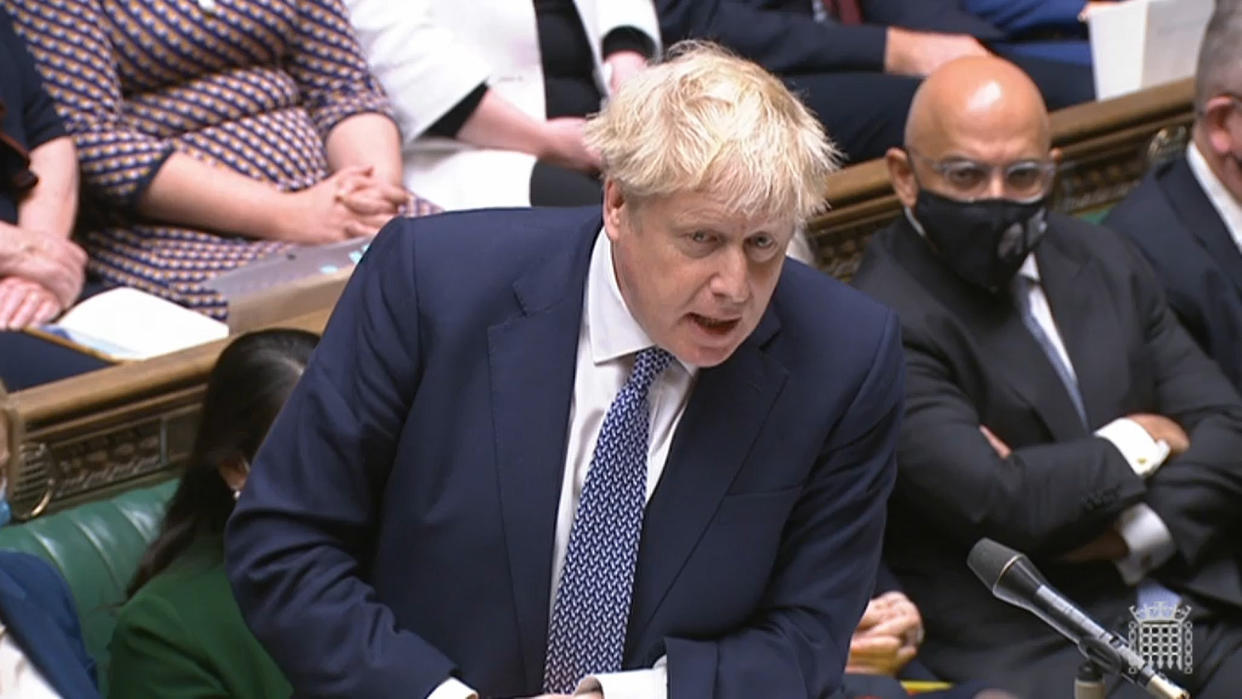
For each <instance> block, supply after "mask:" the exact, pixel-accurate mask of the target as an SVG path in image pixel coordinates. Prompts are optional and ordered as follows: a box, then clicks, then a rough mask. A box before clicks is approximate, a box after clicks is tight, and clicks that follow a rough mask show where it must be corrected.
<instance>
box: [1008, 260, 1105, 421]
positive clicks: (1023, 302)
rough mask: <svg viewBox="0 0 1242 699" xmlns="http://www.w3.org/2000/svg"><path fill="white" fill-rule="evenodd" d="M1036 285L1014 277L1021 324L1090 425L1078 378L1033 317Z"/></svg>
mask: <svg viewBox="0 0 1242 699" xmlns="http://www.w3.org/2000/svg"><path fill="white" fill-rule="evenodd" d="M1038 285H1039V282H1037V281H1035V280H1034V279H1031V278H1029V277H1024V276H1022V275H1020V274H1019V275H1018V276H1017V277H1015V278H1014V293H1015V295H1016V296H1017V297H1018V298H1017V301H1018V311H1019V312H1020V313H1021V314H1022V324H1023V325H1025V326H1026V329H1027V330H1029V331H1030V332H1031V336H1032V337H1034V338H1035V342H1036V343H1037V344H1038V345H1039V348H1040V349H1042V350H1043V351H1044V354H1045V355H1047V357H1048V361H1049V362H1050V363H1051V364H1052V369H1053V370H1054V371H1056V373H1057V376H1058V377H1059V378H1060V379H1061V383H1062V384H1063V385H1064V386H1065V392H1066V393H1068V394H1069V398H1070V402H1071V403H1073V404H1074V412H1076V413H1078V419H1079V420H1082V424H1083V425H1085V426H1087V427H1090V426H1091V425H1090V423H1089V422H1088V421H1087V410H1086V408H1084V407H1083V404H1082V393H1080V392H1079V390H1078V379H1076V378H1074V372H1073V371H1072V370H1071V369H1070V368H1069V367H1068V366H1066V364H1065V360H1063V359H1062V358H1061V353H1060V352H1058V351H1057V348H1056V346H1054V345H1053V344H1052V338H1050V337H1048V333H1046V332H1044V328H1043V326H1042V325H1040V324H1039V319H1037V318H1036V317H1035V313H1034V312H1032V310H1031V289H1032V288H1034V287H1036V286H1038Z"/></svg>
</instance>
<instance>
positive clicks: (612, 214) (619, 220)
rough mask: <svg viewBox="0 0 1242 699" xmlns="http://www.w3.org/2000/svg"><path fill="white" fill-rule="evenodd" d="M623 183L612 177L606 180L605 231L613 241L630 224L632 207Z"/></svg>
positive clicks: (615, 240)
mask: <svg viewBox="0 0 1242 699" xmlns="http://www.w3.org/2000/svg"><path fill="white" fill-rule="evenodd" d="M627 204H628V202H627V201H626V199H625V192H623V191H621V185H619V184H617V181H616V180H614V179H612V178H611V177H610V178H608V179H605V180H604V232H605V233H607V235H608V239H609V240H610V241H612V242H613V243H616V242H617V239H618V238H620V237H621V231H622V230H624V229H625V228H627V227H628V226H629V223H630V221H629V219H630V215H631V211H630V209H631V208H632V207H630V206H628V205H627Z"/></svg>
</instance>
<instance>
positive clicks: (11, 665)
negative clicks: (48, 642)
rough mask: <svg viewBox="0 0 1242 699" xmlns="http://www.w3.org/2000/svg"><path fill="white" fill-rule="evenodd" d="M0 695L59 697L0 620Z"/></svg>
mask: <svg viewBox="0 0 1242 699" xmlns="http://www.w3.org/2000/svg"><path fill="white" fill-rule="evenodd" d="M0 696H4V697H21V699H59V697H60V694H57V693H56V690H54V689H52V687H51V686H50V685H49V684H48V683H47V680H45V679H43V675H42V674H41V673H40V672H39V668H37V667H35V666H34V664H33V663H31V662H30V658H27V657H26V653H25V651H23V650H22V649H21V647H20V646H18V645H17V642H16V641H14V640H13V634H11V633H9V629H8V627H7V626H5V625H4V623H3V622H0Z"/></svg>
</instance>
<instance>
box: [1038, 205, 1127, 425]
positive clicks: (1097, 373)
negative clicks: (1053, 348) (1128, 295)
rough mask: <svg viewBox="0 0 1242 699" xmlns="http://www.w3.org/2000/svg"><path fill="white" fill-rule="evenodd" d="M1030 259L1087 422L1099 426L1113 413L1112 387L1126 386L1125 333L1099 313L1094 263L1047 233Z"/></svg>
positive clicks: (1103, 297)
mask: <svg viewBox="0 0 1242 699" xmlns="http://www.w3.org/2000/svg"><path fill="white" fill-rule="evenodd" d="M1053 225H1055V224H1053ZM1035 258H1036V260H1037V261H1038V262H1039V274H1040V277H1041V279H1042V286H1043V289H1044V295H1045V296H1046V297H1047V299H1048V306H1049V307H1050V308H1051V309H1052V318H1053V320H1054V321H1055V323H1056V326H1057V332H1058V333H1059V334H1060V335H1061V341H1062V343H1063V344H1064V345H1065V351H1066V353H1067V354H1069V357H1070V362H1071V363H1072V364H1073V365H1074V374H1075V376H1077V378H1078V392H1079V394H1081V395H1082V402H1083V405H1084V406H1085V407H1086V409H1087V418H1088V420H1089V421H1090V423H1091V425H1090V426H1091V428H1092V429H1096V428H1099V427H1102V426H1103V425H1104V424H1107V422H1108V421H1110V420H1112V419H1113V418H1114V417H1116V411H1117V405H1118V403H1117V401H1118V398H1119V397H1118V396H1117V395H1116V387H1117V386H1128V385H1130V380H1129V378H1128V375H1129V369H1128V367H1129V364H1128V363H1127V362H1126V361H1125V357H1126V345H1125V339H1126V335H1125V333H1124V331H1123V330H1122V328H1121V326H1120V325H1118V323H1117V318H1118V316H1117V314H1116V313H1107V312H1103V313H1102V312H1100V311H1101V309H1102V308H1107V306H1108V304H1109V301H1110V299H1111V297H1110V296H1109V294H1108V292H1107V289H1106V287H1105V285H1104V284H1103V283H1102V282H1101V280H1100V278H1099V270H1098V269H1097V268H1096V262H1095V261H1094V260H1090V259H1086V258H1082V257H1080V256H1077V255H1075V254H1073V253H1072V252H1070V251H1069V250H1068V249H1067V248H1066V247H1065V246H1063V245H1061V241H1060V240H1059V239H1058V238H1055V237H1053V236H1049V238H1048V239H1047V240H1045V241H1044V243H1043V244H1042V245H1040V246H1039V249H1038V250H1037V251H1036V253H1035ZM1083 299H1091V303H1083Z"/></svg>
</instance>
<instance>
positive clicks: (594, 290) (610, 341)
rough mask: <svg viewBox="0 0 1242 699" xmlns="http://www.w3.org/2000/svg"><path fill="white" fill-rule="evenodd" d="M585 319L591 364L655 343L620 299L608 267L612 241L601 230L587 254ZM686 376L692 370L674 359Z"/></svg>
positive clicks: (619, 356) (617, 357) (614, 277)
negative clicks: (588, 257) (588, 265)
mask: <svg viewBox="0 0 1242 699" xmlns="http://www.w3.org/2000/svg"><path fill="white" fill-rule="evenodd" d="M586 290H587V291H586V304H585V305H586V315H585V319H584V321H583V322H584V323H585V324H586V329H587V341H588V342H589V343H590V345H591V361H592V362H594V363H595V364H603V363H605V362H609V361H612V360H614V359H619V358H621V357H624V356H626V355H629V354H634V353H636V352H639V351H642V350H645V349H647V348H648V347H651V346H653V345H654V344H655V343H654V342H652V341H651V337H650V336H648V335H647V331H645V330H643V328H642V326H641V325H639V324H638V321H637V320H635V319H634V316H633V314H631V313H630V309H629V307H628V306H626V305H625V298H624V297H622V296H621V287H620V286H618V285H617V275H616V272H615V270H614V268H613V264H612V241H611V240H609V239H608V235H607V233H605V232H604V231H603V230H602V229H601V230H600V232H599V235H598V236H596V238H595V247H594V248H593V249H592V250H591V262H590V267H589V268H588V269H587V284H586ZM677 363H678V364H680V365H681V366H682V367H683V368H684V369H685V370H686V371H687V372H688V373H690V374H694V372H695V368H696V367H695V366H694V365H692V364H687V363H685V362H683V361H681V359H680V358H678V359H677Z"/></svg>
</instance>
